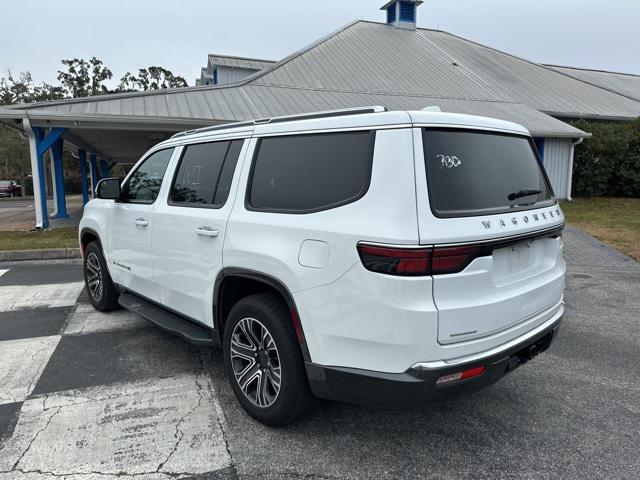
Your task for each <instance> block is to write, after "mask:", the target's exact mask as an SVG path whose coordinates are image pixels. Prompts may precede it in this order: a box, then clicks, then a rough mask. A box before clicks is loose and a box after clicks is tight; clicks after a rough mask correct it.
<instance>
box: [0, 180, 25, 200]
mask: <svg viewBox="0 0 640 480" xmlns="http://www.w3.org/2000/svg"><path fill="white" fill-rule="evenodd" d="M21 196H22V187H21V186H20V185H18V184H17V183H16V182H14V181H13V180H0V197H21Z"/></svg>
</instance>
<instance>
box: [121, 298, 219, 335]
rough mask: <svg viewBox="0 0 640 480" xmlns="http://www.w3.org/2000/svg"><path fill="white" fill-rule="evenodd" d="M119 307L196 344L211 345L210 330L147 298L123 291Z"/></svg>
mask: <svg viewBox="0 0 640 480" xmlns="http://www.w3.org/2000/svg"><path fill="white" fill-rule="evenodd" d="M118 303H119V304H120V306H121V307H123V308H125V309H127V310H129V311H130V312H132V313H135V314H137V315H140V316H141V317H143V318H144V319H146V320H149V321H150V322H151V323H155V324H156V325H157V326H159V327H160V328H162V329H164V330H167V331H169V332H171V333H174V334H176V335H178V336H180V337H183V338H184V339H185V340H187V341H189V342H191V343H194V344H196V345H212V344H213V341H212V340H211V330H210V329H209V328H207V327H205V326H200V325H196V324H195V323H193V322H191V321H189V320H187V319H185V318H183V317H181V316H179V315H176V314H175V313H171V312H170V311H168V310H165V309H164V308H162V307H159V306H157V305H155V304H153V303H151V302H149V301H148V300H145V299H143V298H140V297H138V296H136V295H133V294H131V293H123V294H121V295H120V297H119V298H118Z"/></svg>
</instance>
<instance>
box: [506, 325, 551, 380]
mask: <svg viewBox="0 0 640 480" xmlns="http://www.w3.org/2000/svg"><path fill="white" fill-rule="evenodd" d="M553 334H554V332H553V331H551V332H549V333H547V334H546V335H545V336H544V337H542V338H541V339H539V340H537V341H535V342H534V343H531V344H529V345H527V346H526V347H524V348H522V349H521V350H519V351H517V352H516V353H514V354H513V355H511V357H510V358H509V362H508V363H507V366H506V368H505V373H506V372H510V371H512V370H515V369H516V368H518V367H519V366H520V365H524V364H525V363H527V362H528V361H529V360H533V359H534V358H535V357H537V356H538V355H540V354H541V353H542V352H544V351H545V350H546V349H547V348H549V345H551V341H552V340H553Z"/></svg>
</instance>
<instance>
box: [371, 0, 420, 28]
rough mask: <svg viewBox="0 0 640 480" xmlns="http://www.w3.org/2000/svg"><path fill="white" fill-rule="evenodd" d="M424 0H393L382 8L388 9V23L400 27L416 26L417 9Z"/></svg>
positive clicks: (381, 8)
mask: <svg viewBox="0 0 640 480" xmlns="http://www.w3.org/2000/svg"><path fill="white" fill-rule="evenodd" d="M420 4H422V0H391V1H390V2H387V3H385V4H384V5H383V6H382V7H380V10H386V12H387V23H388V24H389V25H393V26H394V27H398V28H408V29H415V28H416V10H417V8H418V6H419V5H420Z"/></svg>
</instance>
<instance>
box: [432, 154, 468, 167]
mask: <svg viewBox="0 0 640 480" xmlns="http://www.w3.org/2000/svg"><path fill="white" fill-rule="evenodd" d="M436 157H437V158H438V159H439V160H440V168H455V167H459V166H460V165H462V160H460V159H459V158H458V157H456V156H455V155H436Z"/></svg>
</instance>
